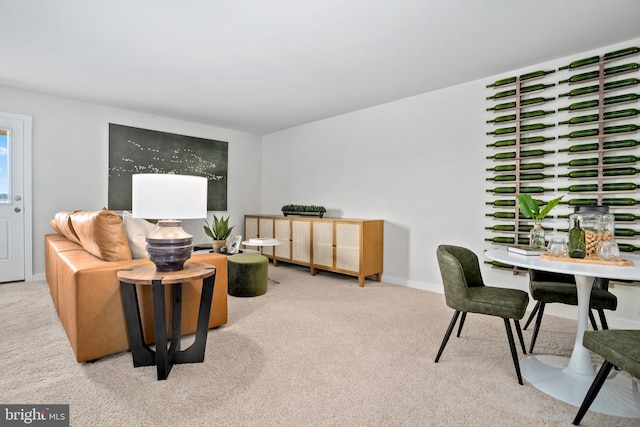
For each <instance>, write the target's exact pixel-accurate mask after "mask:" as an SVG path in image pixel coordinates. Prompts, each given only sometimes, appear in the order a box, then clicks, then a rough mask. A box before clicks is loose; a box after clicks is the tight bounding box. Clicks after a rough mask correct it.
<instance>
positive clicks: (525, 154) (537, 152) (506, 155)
mask: <svg viewBox="0 0 640 427" xmlns="http://www.w3.org/2000/svg"><path fill="white" fill-rule="evenodd" d="M553 153H555V151H554V150H539V149H536V150H525V151H520V157H540V156H544V155H546V154H553ZM515 158H516V153H515V152H514V151H511V152H508V153H496V154H494V155H492V156H487V159H495V160H506V159H515Z"/></svg>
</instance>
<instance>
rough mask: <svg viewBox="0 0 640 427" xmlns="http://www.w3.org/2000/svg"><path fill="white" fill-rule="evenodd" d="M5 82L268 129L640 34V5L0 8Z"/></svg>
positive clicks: (371, 2) (369, 2) (435, 0)
mask: <svg viewBox="0 0 640 427" xmlns="http://www.w3.org/2000/svg"><path fill="white" fill-rule="evenodd" d="M0 18H1V19H2V22H1V24H0V52H2V59H1V61H0V64H1V65H0V85H5V86H12V87H17V88H22V89H28V90H34V91H38V92H44V93H49V94H53V95H57V96H63V97H68V98H72V99H78V100H83V101H89V102H95V103H99V104H104V105H110V106H114V107H118V108H124V109H129V110H134V111H140V112H145V113H149V114H153V115H159V116H167V117H172V118H177V119H183V120H187V121H193V122H199V123H205V124H210V125H214V126H219V127H223V128H229V129H236V130H243V131H248V132H252V133H256V134H266V133H270V132H274V131H278V130H281V129H286V128H289V127H293V126H296V125H300V124H304V123H308V122H312V121H315V120H319V119H323V118H327V117H332V116H335V115H339V114H343V113H347V112H350V111H355V110H358V109H362V108H366V107H369V106H373V105H377V104H381V103H385V102H389V101H393V100H397V99H402V98H406V97H408V96H412V95H417V94H420V93H425V92H429V91H432V90H436V89H439V88H443V87H447V86H451V85H455V84H459V83H463V82H467V81H472V80H476V79H479V78H483V77H487V76H493V75H497V74H501V73H505V72H507V71H509V70H514V69H518V68H521V67H526V66H528V65H532V64H537V63H541V62H545V61H549V60H552V59H556V58H561V57H565V56H569V55H573V54H577V53H579V52H583V51H587V50H592V49H597V48H599V47H602V46H607V45H610V44H614V43H618V42H623V41H626V40H631V39H634V38H636V37H640V25H638V21H639V19H640V1H638V0H606V1H605V0H306V1H305V0H185V1H178V0H0Z"/></svg>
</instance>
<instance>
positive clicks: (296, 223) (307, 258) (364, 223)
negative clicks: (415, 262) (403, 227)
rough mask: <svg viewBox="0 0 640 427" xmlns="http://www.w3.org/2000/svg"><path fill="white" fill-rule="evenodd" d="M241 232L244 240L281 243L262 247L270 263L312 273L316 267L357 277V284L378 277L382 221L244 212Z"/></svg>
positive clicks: (380, 257) (381, 254)
mask: <svg viewBox="0 0 640 427" xmlns="http://www.w3.org/2000/svg"><path fill="white" fill-rule="evenodd" d="M244 231H245V234H246V240H249V239H251V238H263V239H265V238H275V239H278V240H280V241H281V242H282V244H280V245H278V246H272V247H264V248H262V253H263V255H265V256H266V257H268V258H270V259H272V260H273V265H274V266H277V265H278V261H283V262H289V263H292V264H299V265H305V266H308V267H310V269H311V275H312V276H315V274H316V269H320V270H327V271H333V272H336V273H342V274H348V275H350V276H357V277H358V284H359V285H360V286H364V280H365V277H367V276H371V275H375V276H376V280H377V281H378V282H379V281H381V280H382V264H383V244H384V221H383V220H379V219H375V220H371V219H344V218H315V217H303V216H302V217H291V216H287V217H284V216H272V215H245V217H244Z"/></svg>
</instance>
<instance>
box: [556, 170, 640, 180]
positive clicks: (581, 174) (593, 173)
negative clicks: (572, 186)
mask: <svg viewBox="0 0 640 427" xmlns="http://www.w3.org/2000/svg"><path fill="white" fill-rule="evenodd" d="M638 172H640V170H638V169H635V168H610V169H603V170H602V176H628V175H636V174H637V173H638ZM597 176H598V170H597V169H586V170H579V171H571V172H569V173H565V174H560V175H558V178H595V177H597Z"/></svg>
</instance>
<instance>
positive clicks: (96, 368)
mask: <svg viewBox="0 0 640 427" xmlns="http://www.w3.org/2000/svg"><path fill="white" fill-rule="evenodd" d="M269 274H270V276H271V277H272V278H274V279H276V280H279V281H280V282H281V283H280V284H271V283H270V284H269V289H268V291H267V293H266V294H264V295H262V296H259V297H255V298H235V297H231V296H230V297H229V323H228V324H227V325H225V326H223V327H220V328H217V329H214V330H210V331H209V335H208V342H207V349H206V358H205V362H204V363H202V364H187V365H177V366H174V367H173V370H172V371H171V373H170V375H169V378H168V379H167V380H166V381H157V380H156V371H155V370H156V368H155V367H142V368H135V369H134V368H133V365H132V361H131V355H130V353H128V352H124V353H120V354H117V355H114V356H110V357H107V358H104V359H101V360H99V361H97V362H96V363H92V364H88V363H87V364H78V363H76V362H75V359H74V357H73V354H72V351H71V348H70V346H69V344H68V342H67V339H66V336H65V334H64V330H63V329H62V327H61V325H60V323H59V320H58V318H57V315H56V313H55V310H54V308H53V304H52V302H51V298H50V296H49V290H48V287H47V284H46V283H44V282H36V283H9V284H3V285H0V333H1V344H0V369H1V372H2V373H1V374H0V393H1V397H0V403H4V404H7V403H30V404H52V403H68V404H70V413H71V425H73V426H275V425H277V426H545V425H547V426H568V425H570V424H571V420H573V417H574V416H575V413H576V411H577V408H575V407H573V406H571V405H568V404H565V403H563V402H560V401H558V400H556V399H554V398H552V397H549V396H547V395H545V394H543V393H541V392H540V391H538V390H537V389H535V388H534V387H532V386H531V385H529V384H527V383H526V381H525V385H524V386H521V385H519V384H518V383H517V380H516V376H515V370H514V367H513V363H512V361H511V356H510V353H509V349H508V345H507V338H506V334H505V330H504V323H503V321H502V319H499V318H493V317H487V316H481V315H473V314H470V315H469V316H467V321H466V324H465V327H464V330H463V333H462V336H461V337H460V338H455V337H452V338H451V340H450V342H449V344H448V346H447V348H446V349H445V351H444V354H443V356H442V359H441V361H440V363H437V364H436V363H434V362H433V360H434V357H435V354H436V352H437V350H438V346H439V345H440V342H441V340H442V337H443V335H444V332H445V330H446V328H447V326H448V324H449V321H450V318H451V315H452V313H453V312H452V310H451V309H449V308H448V307H446V305H445V302H444V297H443V295H439V294H433V293H430V292H425V291H421V290H416V289H411V288H405V287H399V286H394V285H389V284H385V283H377V282H374V281H367V282H366V286H365V287H364V288H360V287H358V282H357V279H355V278H353V277H346V276H340V275H336V274H332V273H327V272H318V275H317V276H315V277H312V276H310V274H309V270H308V269H306V268H303V267H298V266H292V265H281V266H278V267H276V268H274V267H273V266H272V265H270V266H269ZM574 331H575V322H573V321H571V320H566V319H560V318H555V317H553V316H548V315H547V316H545V320H544V323H543V330H542V331H541V334H540V336H539V338H538V343H537V344H536V352H539V353H550V354H558V355H568V354H569V353H570V351H571V347H572V343H573V337H574ZM530 338H531V332H530V331H525V341H526V342H527V344H528V342H529V341H530ZM190 340H191V338H190V337H188V338H185V340H184V343H183V348H186V347H187V346H188V345H189V344H190V342H191V341H190ZM638 423H639V420H637V419H636V420H632V419H626V418H617V417H611V416H606V415H602V414H598V413H594V412H589V413H588V414H587V415H586V417H585V418H584V420H583V423H582V425H584V426H613V425H615V426H632V425H635V426H637V425H638Z"/></svg>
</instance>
